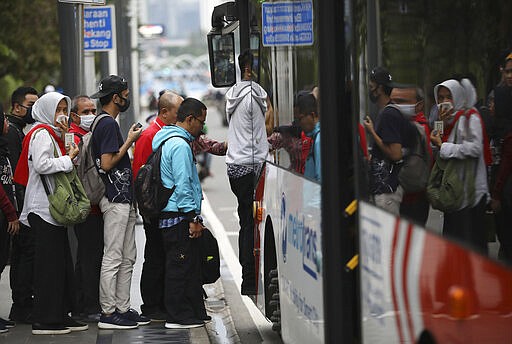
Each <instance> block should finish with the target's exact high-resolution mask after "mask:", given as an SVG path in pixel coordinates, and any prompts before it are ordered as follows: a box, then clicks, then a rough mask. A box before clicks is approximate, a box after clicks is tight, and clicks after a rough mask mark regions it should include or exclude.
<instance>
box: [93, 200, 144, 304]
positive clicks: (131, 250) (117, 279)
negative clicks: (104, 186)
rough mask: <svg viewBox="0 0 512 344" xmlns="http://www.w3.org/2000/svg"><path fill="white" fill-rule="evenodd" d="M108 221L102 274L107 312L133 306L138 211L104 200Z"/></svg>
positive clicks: (101, 203) (103, 295)
mask: <svg viewBox="0 0 512 344" xmlns="http://www.w3.org/2000/svg"><path fill="white" fill-rule="evenodd" d="M100 208H101V212H102V213H103V222H104V226H103V228H104V232H103V239H104V248H103V260H102V262H101V274H100V306H101V310H102V312H103V313H106V314H111V313H113V312H114V311H115V310H116V309H117V310H118V311H120V312H121V313H124V312H126V311H127V310H128V309H130V285H131V281H132V272H133V265H134V264H135V259H136V257H137V248H136V247H135V220H136V212H135V208H134V207H133V205H130V204H127V203H112V202H109V201H108V199H107V198H106V197H103V199H102V200H101V201H100Z"/></svg>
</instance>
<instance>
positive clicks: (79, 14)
mask: <svg viewBox="0 0 512 344" xmlns="http://www.w3.org/2000/svg"><path fill="white" fill-rule="evenodd" d="M57 6H58V8H57V14H58V18H59V33H60V42H61V43H60V44H61V48H60V56H61V72H62V88H63V90H64V93H65V94H67V95H70V96H75V95H76V94H78V93H80V92H83V91H85V85H84V69H83V68H84V64H83V61H84V60H83V59H84V57H83V56H84V55H83V5H77V4H69V3H62V2H59V3H58V5H57Z"/></svg>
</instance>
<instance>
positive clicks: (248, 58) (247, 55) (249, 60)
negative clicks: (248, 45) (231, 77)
mask: <svg viewBox="0 0 512 344" xmlns="http://www.w3.org/2000/svg"><path fill="white" fill-rule="evenodd" d="M253 63H254V55H253V54H252V53H251V51H250V50H249V49H246V50H244V51H243V52H242V53H241V54H240V55H239V56H238V68H240V73H241V74H242V75H244V69H245V68H247V67H248V68H250V69H251V70H252V64H253Z"/></svg>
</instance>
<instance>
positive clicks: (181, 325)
mask: <svg viewBox="0 0 512 344" xmlns="http://www.w3.org/2000/svg"><path fill="white" fill-rule="evenodd" d="M201 326H204V321H203V320H199V319H189V320H184V321H180V322H175V323H172V322H166V323H165V328H170V329H187V328H195V327H201Z"/></svg>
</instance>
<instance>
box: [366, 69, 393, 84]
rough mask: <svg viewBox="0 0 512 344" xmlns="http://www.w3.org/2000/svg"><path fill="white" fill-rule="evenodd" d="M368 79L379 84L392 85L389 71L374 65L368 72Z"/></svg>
mask: <svg viewBox="0 0 512 344" xmlns="http://www.w3.org/2000/svg"><path fill="white" fill-rule="evenodd" d="M370 80H371V81H374V82H376V83H377V84H379V85H384V86H389V87H393V82H392V80H393V78H392V77H391V74H389V72H388V71H387V70H386V69H385V68H382V67H375V68H374V69H373V70H372V71H371V72H370Z"/></svg>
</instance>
